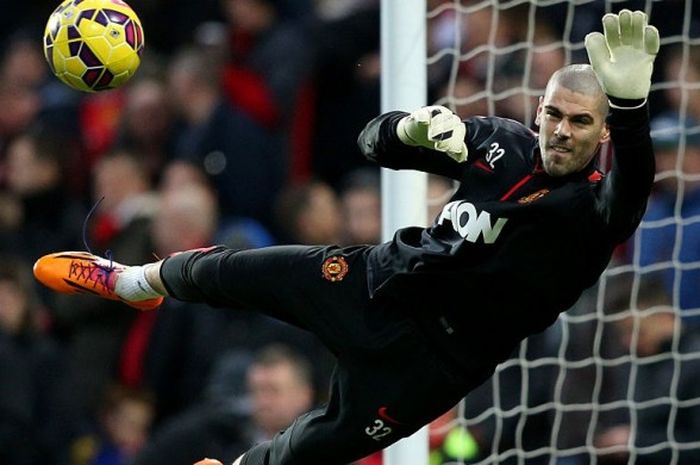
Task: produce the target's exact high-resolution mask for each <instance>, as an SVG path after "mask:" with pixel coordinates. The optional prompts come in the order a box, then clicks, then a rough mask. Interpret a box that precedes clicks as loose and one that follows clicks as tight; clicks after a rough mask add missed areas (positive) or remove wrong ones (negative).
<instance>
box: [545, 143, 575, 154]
mask: <svg viewBox="0 0 700 465" xmlns="http://www.w3.org/2000/svg"><path fill="white" fill-rule="evenodd" d="M549 148H550V149H551V150H554V151H555V152H557V153H569V152H571V149H570V148H569V147H566V146H565V145H550V146H549Z"/></svg>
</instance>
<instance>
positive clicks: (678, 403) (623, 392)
mask: <svg viewBox="0 0 700 465" xmlns="http://www.w3.org/2000/svg"><path fill="white" fill-rule="evenodd" d="M636 307H637V308H632V309H624V307H622V311H621V312H620V311H619V310H621V308H620V307H619V306H618V305H614V306H613V308H610V309H609V310H610V311H611V312H613V314H616V315H617V316H618V320H617V321H618V322H617V324H616V328H617V334H618V341H619V347H618V350H620V351H621V353H622V355H626V356H629V357H630V359H628V361H626V362H625V363H623V364H622V365H617V366H616V368H615V370H614V371H613V372H612V375H611V377H610V378H612V379H610V378H608V379H607V380H608V383H612V384H613V387H614V388H615V389H613V393H614V394H613V396H614V397H613V398H612V399H606V400H605V403H606V404H607V405H613V404H615V403H617V404H622V405H623V406H622V407H618V408H615V409H609V410H606V411H603V412H601V417H600V420H599V422H600V423H599V425H598V426H599V428H600V429H599V431H598V434H597V436H596V439H595V443H594V444H595V447H596V448H597V452H598V461H597V463H601V464H605V465H618V464H626V463H630V461H632V460H634V462H635V463H639V464H645V465H662V464H663V465H666V464H669V463H677V464H679V465H691V464H697V463H699V461H700V448H698V447H697V446H695V447H684V446H685V445H686V443H691V442H695V441H697V438H698V433H699V432H700V407H698V405H697V404H696V403H694V402H692V399H697V398H698V396H700V387H698V383H697V380H698V377H699V376H700V362H699V361H698V359H697V358H683V357H682V354H689V353H697V352H698V351H700V335H698V334H697V333H693V332H690V331H688V330H687V329H686V328H684V327H682V326H679V325H678V320H677V314H676V313H675V311H674V309H673V307H671V305H670V299H669V296H668V294H667V292H666V290H665V288H664V286H663V285H662V284H661V283H659V282H649V283H645V284H644V285H642V286H640V287H639V295H638V298H637V306H636ZM615 310H618V311H617V312H614V311H615ZM671 347H677V349H678V353H679V354H681V357H680V358H676V357H671V356H663V354H665V353H666V354H668V352H669V350H670V349H671ZM671 399H673V400H671ZM659 400H662V401H661V402H659ZM688 401H691V402H690V403H687V402H688ZM633 431H634V433H632V432H633ZM671 443H673V445H672V444H671ZM645 449H646V450H645ZM631 456H633V458H632V457H631Z"/></svg>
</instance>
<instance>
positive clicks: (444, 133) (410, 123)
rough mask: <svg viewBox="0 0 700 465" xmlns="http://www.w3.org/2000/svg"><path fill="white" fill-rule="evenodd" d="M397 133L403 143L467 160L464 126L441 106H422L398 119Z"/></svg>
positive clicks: (459, 160) (456, 158) (458, 160)
mask: <svg viewBox="0 0 700 465" xmlns="http://www.w3.org/2000/svg"><path fill="white" fill-rule="evenodd" d="M396 135H397V136H399V139H400V140H401V142H403V143H404V144H406V145H411V146H416V147H426V148H429V149H432V150H437V151H438V152H444V153H446V154H447V155H449V156H450V157H451V158H453V159H454V160H455V161H457V162H459V163H461V162H463V161H466V160H467V145H466V144H465V143H464V138H465V137H466V135H467V127H466V126H465V125H464V123H463V122H462V120H461V119H460V117H459V116H457V115H455V114H454V113H452V112H451V111H450V110H449V109H447V108H445V107H443V106H439V105H437V106H429V107H422V108H419V109H418V110H416V111H414V112H413V113H411V114H410V115H408V116H404V117H403V118H401V119H400V120H399V124H398V125H397V127H396Z"/></svg>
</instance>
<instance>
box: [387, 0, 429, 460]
mask: <svg viewBox="0 0 700 465" xmlns="http://www.w3.org/2000/svg"><path fill="white" fill-rule="evenodd" d="M425 13H426V2H425V0H382V2H381V67H382V77H381V107H382V108H381V110H382V112H385V111H390V110H404V111H412V110H413V109H415V108H418V107H421V106H424V105H426V103H427V79H426V76H427V61H426V53H427V50H426V18H425ZM426 179H427V178H426V175H425V173H419V172H417V171H400V172H397V171H392V170H388V169H386V168H384V169H382V174H381V186H382V192H381V195H382V239H383V240H389V239H391V237H392V235H393V233H394V231H396V229H398V228H401V227H405V226H410V225H419V226H424V225H425V224H426V218H427V188H426V186H427V181H426ZM427 462H428V433H427V428H423V429H421V430H419V431H418V432H417V433H415V434H413V435H412V436H411V437H409V438H406V439H403V440H402V441H399V442H398V443H397V444H395V445H393V446H391V447H389V448H387V449H386V450H385V451H384V463H385V464H386V465H426V464H427Z"/></svg>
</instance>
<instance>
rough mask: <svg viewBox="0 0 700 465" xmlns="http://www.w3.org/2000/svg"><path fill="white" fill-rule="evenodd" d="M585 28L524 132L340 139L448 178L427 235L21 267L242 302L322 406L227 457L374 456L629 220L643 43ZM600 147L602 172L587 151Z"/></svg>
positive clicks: (561, 303) (111, 291)
mask: <svg viewBox="0 0 700 465" xmlns="http://www.w3.org/2000/svg"><path fill="white" fill-rule="evenodd" d="M602 22H603V29H604V35H603V34H600V33H591V34H589V35H588V36H587V37H586V49H587V52H588V56H589V60H590V64H591V66H588V65H571V66H567V67H564V68H563V69H561V70H559V71H557V72H556V73H555V74H554V75H553V76H552V77H551V79H550V81H549V83H548V85H547V88H546V92H545V95H544V96H543V97H542V98H541V99H540V102H539V105H538V107H537V116H536V123H537V125H538V126H539V134H538V135H537V134H534V133H532V132H531V131H530V130H529V129H528V128H527V127H525V126H523V125H522V124H519V123H517V122H514V121H511V120H506V119H502V118H495V117H493V118H468V119H466V120H464V121H461V120H460V119H459V118H458V117H457V116H456V115H454V114H452V113H451V112H450V111H449V110H447V109H446V108H443V107H437V106H434V107H426V108H421V109H418V110H417V111H415V112H413V113H410V114H408V113H404V112H398V111H395V112H389V113H386V114H383V115H381V116H379V117H377V118H376V119H374V120H373V121H371V122H369V123H368V125H367V126H366V128H365V129H364V130H363V132H362V133H361V134H360V137H359V141H358V142H359V145H360V148H361V150H362V152H363V153H364V155H365V156H367V157H368V158H370V159H372V160H374V161H376V162H377V163H378V164H380V165H382V166H385V167H388V168H394V169H404V168H406V169H417V170H422V171H427V172H430V173H436V174H439V175H444V176H448V177H450V178H452V179H455V180H457V181H459V182H460V187H459V189H458V190H457V192H456V193H455V194H454V196H453V198H452V201H451V202H449V203H448V204H447V205H446V206H445V208H444V209H443V211H442V213H441V214H440V215H439V216H438V218H436V220H435V222H434V223H433V224H432V225H431V226H429V227H427V228H421V227H408V228H405V229H401V230H399V231H397V232H396V234H395V236H394V238H393V239H392V240H391V241H389V242H387V243H384V244H381V245H377V246H365V245H361V246H354V247H346V248H338V247H335V246H277V247H272V248H265V249H257V250H244V251H234V250H230V249H227V248H223V247H213V248H210V249H202V250H192V251H186V252H181V253H178V254H174V255H172V256H170V257H168V258H166V259H164V260H162V261H159V262H156V263H151V264H147V265H144V266H123V265H119V264H117V263H113V262H111V261H109V260H105V259H101V258H98V257H96V256H94V255H91V254H88V253H84V252H63V253H56V254H51V255H47V256H45V257H42V258H41V259H39V260H38V261H37V263H36V264H35V275H36V276H37V278H38V279H39V280H40V281H42V282H43V283H44V284H46V285H48V286H49V287H51V288H53V289H55V290H57V291H60V292H76V291H84V292H91V293H96V294H98V295H100V296H102V297H106V298H111V299H117V300H123V301H125V302H126V303H128V304H130V305H132V306H134V307H137V308H140V309H151V308H155V307H157V306H158V305H159V304H160V302H161V301H162V298H163V296H172V297H173V298H176V299H180V300H185V301H203V302H207V303H209V304H210V305H213V306H220V307H241V306H245V307H250V308H254V309H257V310H259V311H263V312H265V313H267V314H269V315H272V316H274V317H276V318H279V319H281V320H283V321H286V322H289V323H292V324H295V325H298V326H300V327H302V328H305V329H307V330H309V331H312V332H313V333H315V334H316V335H318V336H319V338H320V339H321V340H322V341H323V342H324V343H325V344H326V345H327V346H328V347H329V348H330V349H331V350H332V351H333V352H334V353H335V354H336V355H337V358H338V364H337V367H336V370H335V371H334V374H333V378H332V381H331V393H330V397H329V401H328V403H327V405H326V406H325V407H323V408H321V409H318V410H314V411H312V412H309V413H307V414H305V415H303V416H301V417H300V418H298V419H297V420H296V421H295V422H294V423H293V424H292V425H291V426H289V427H288V428H287V429H286V430H285V431H282V432H280V433H279V434H277V435H276V436H275V437H274V438H273V439H272V440H271V441H268V442H264V443H261V444H258V445H257V446H255V447H253V448H252V449H251V450H249V451H248V452H246V453H245V454H244V455H243V456H242V457H240V458H239V459H237V460H236V462H234V463H235V464H242V465H262V464H265V465H268V464H269V465H281V464H286V465H290V464H300V465H321V464H322V465H331V464H345V463H348V462H351V461H353V460H356V459H359V458H361V457H363V456H366V455H368V454H370V453H371V452H374V451H376V450H379V449H381V448H384V447H386V446H388V445H390V444H392V443H394V442H396V441H397V440H399V439H400V438H402V437H405V436H408V435H410V434H411V433H413V432H414V431H416V430H418V429H419V428H420V427H422V426H423V425H425V424H427V423H428V422H430V421H431V420H432V419H434V418H435V417H437V416H439V415H440V414H442V413H444V412H445V411H447V410H448V409H450V408H451V407H452V406H454V405H455V404H456V403H458V402H459V401H460V399H462V398H463V397H464V396H465V395H466V394H467V393H468V392H469V391H470V390H471V389H473V388H475V387H476V386H478V385H479V384H481V383H483V382H484V381H485V380H486V379H487V378H489V377H490V376H491V375H492V373H493V372H494V369H495V367H496V365H497V364H498V363H500V362H502V361H504V360H505V359H506V358H507V357H508V356H509V355H510V353H511V352H512V351H513V350H514V348H515V347H516V345H517V344H518V343H519V342H520V341H521V340H522V339H523V338H525V337H527V336H528V335H530V334H533V333H535V332H539V331H542V330H544V329H545V328H547V327H548V326H549V325H550V324H552V323H553V322H554V321H555V320H556V319H557V316H558V315H559V313H560V312H562V311H565V310H566V309H568V308H569V307H570V306H572V305H573V304H574V303H575V302H576V300H577V299H578V298H579V296H580V294H581V293H582V292H583V290H585V289H586V288H588V287H589V286H591V285H593V284H594V283H595V282H596V280H597V279H598V277H599V275H600V274H601V272H602V271H603V270H604V268H605V267H606V265H607V264H608V261H609V260H610V257H611V254H612V252H613V249H614V248H615V246H616V245H617V244H619V243H621V242H623V241H625V240H626V239H627V238H628V237H629V236H630V235H631V234H632V233H633V231H634V230H635V228H636V227H637V226H638V224H639V221H640V218H641V216H642V214H643V212H644V209H645V207H646V200H647V197H648V195H649V193H650V190H651V187H652V183H653V179H654V155H653V151H652V145H651V139H650V135H649V126H648V108H647V95H648V93H649V88H650V85H651V75H652V67H653V61H654V58H655V55H656V53H657V52H658V49H659V35H658V31H657V30H656V29H655V28H654V27H652V26H648V25H647V18H646V15H645V14H644V13H642V12H640V11H636V12H631V11H629V10H623V11H621V12H620V13H619V14H607V15H605V16H604V17H603V20H602ZM606 118H607V120H606ZM608 141H611V143H612V145H613V146H614V151H615V158H614V162H613V167H612V169H611V171H610V172H609V173H608V174H607V175H604V174H602V173H601V172H599V171H598V170H597V169H596V158H597V155H598V153H599V150H600V147H601V144H604V143H606V142H608Z"/></svg>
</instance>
